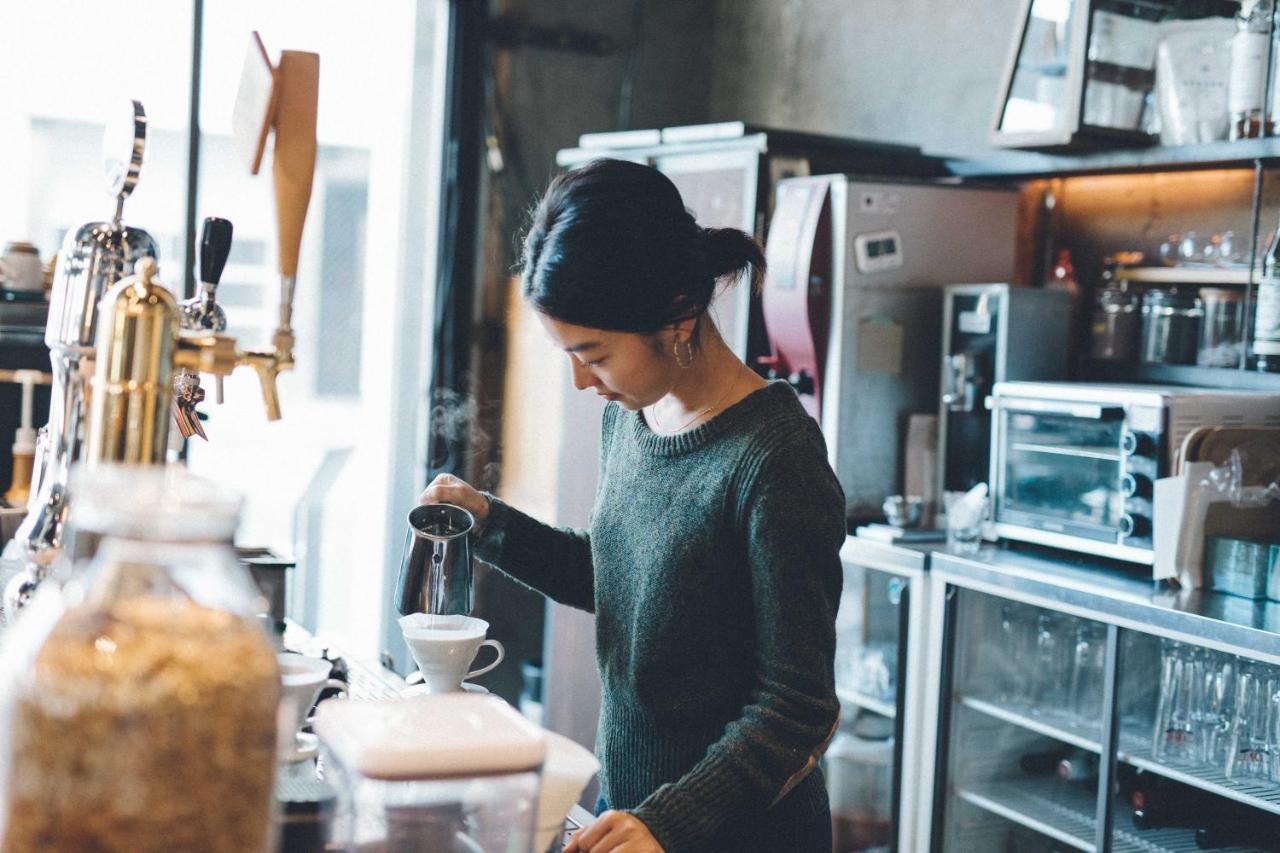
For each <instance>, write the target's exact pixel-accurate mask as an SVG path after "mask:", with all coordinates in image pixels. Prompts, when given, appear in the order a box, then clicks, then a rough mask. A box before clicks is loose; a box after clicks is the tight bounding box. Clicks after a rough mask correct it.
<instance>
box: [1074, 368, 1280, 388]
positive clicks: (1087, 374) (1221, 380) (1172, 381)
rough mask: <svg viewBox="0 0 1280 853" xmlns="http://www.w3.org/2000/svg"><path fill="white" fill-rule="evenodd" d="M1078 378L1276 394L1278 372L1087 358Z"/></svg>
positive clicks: (1278, 384) (1279, 375)
mask: <svg viewBox="0 0 1280 853" xmlns="http://www.w3.org/2000/svg"><path fill="white" fill-rule="evenodd" d="M1081 373H1082V376H1081V378H1082V379H1086V380H1094V381H1099V382H1137V383H1143V384H1145V383H1152V384H1156V385H1191V386H1195V387H1199V388H1214V389H1218V390H1232V391H1264V392H1269V393H1272V394H1280V374H1277V373H1259V372H1258V371H1256V370H1240V369H1239V368H1235V367H1199V366H1197V365H1194V364H1122V363H1120V362H1114V361H1097V360H1088V361H1085V362H1084V363H1083V366H1082V368H1081Z"/></svg>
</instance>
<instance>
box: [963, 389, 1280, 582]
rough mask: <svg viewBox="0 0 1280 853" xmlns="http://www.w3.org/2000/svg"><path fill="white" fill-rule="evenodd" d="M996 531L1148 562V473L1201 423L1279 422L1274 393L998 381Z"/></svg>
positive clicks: (1170, 460) (1168, 467) (1153, 474)
mask: <svg viewBox="0 0 1280 853" xmlns="http://www.w3.org/2000/svg"><path fill="white" fill-rule="evenodd" d="M990 405H991V407H992V410H993V411H992V415H993V417H992V430H991V494H992V523H991V525H990V529H989V532H990V533H991V534H992V535H994V536H995V537H997V538H1001V539H1012V540H1018V541H1022V542H1034V543H1038V544H1041V545H1049V546H1052V547H1057V548H1063V549H1067V550H1071V551H1076V552H1079V553H1084V554H1094V555H1097V556H1101V557H1109V558H1113V559H1118V560H1125V561H1128V562H1133V563H1143V564H1147V565H1150V564H1151V563H1152V562H1153V560H1154V555H1153V543H1152V538H1151V537H1152V528H1153V514H1152V495H1153V491H1154V486H1155V481H1156V480H1157V479H1158V478H1160V477H1167V476H1170V475H1171V474H1172V473H1173V466H1174V459H1175V455H1176V453H1177V451H1178V448H1179V447H1180V446H1181V444H1182V440H1183V439H1184V438H1185V437H1186V436H1187V434H1188V433H1190V432H1191V431H1192V430H1194V429H1196V428H1198V427H1202V426H1269V427H1280V396H1276V395H1267V394H1259V393H1248V392H1225V391H1217V390H1210V389H1197V388H1176V387H1162V386H1150V385H1091V384H1081V383H1071V382H1002V383H997V384H996V385H995V388H994V393H993V395H992V397H991V403H990Z"/></svg>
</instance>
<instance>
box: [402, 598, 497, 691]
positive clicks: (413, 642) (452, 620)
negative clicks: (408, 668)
mask: <svg viewBox="0 0 1280 853" xmlns="http://www.w3.org/2000/svg"><path fill="white" fill-rule="evenodd" d="M400 629H401V630H402V631H403V632H404V641H405V644H406V645H407V646H408V647H409V654H411V655H413V660H414V663H416V664H417V665H418V672H420V673H422V683H423V684H424V685H425V687H424V691H425V692H427V693H454V692H457V691H459V690H462V682H464V681H466V680H467V679H468V678H474V677H476V676H478V675H484V674H485V673H486V672H489V671H491V670H492V669H493V668H494V667H496V666H497V665H498V664H500V663H502V659H503V657H504V656H505V655H506V652H505V650H504V649H503V648H502V643H500V642H498V641H497V640H486V639H485V635H486V634H487V633H488V632H489V623H488V622H486V621H484V620H483V619H476V618H475V617H473V616H437V615H431V614H427V613H411V614H409V615H408V616H402V617H401V618H400ZM481 646H490V647H492V648H493V650H494V651H495V652H497V657H495V658H494V659H493V662H492V663H490V664H488V665H487V666H482V667H480V668H479V669H475V670H471V671H470V672H468V669H469V668H470V666H471V663H472V661H474V660H475V657H476V654H477V653H478V652H479V651H480V647H481Z"/></svg>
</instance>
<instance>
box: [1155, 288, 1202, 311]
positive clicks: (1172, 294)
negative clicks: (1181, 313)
mask: <svg viewBox="0 0 1280 853" xmlns="http://www.w3.org/2000/svg"><path fill="white" fill-rule="evenodd" d="M1196 301H1197V299H1196V294H1195V292H1194V291H1186V292H1184V291H1181V290H1178V289H1177V288H1171V289H1169V290H1148V291H1147V295H1146V304H1147V305H1149V306H1165V305H1167V306H1174V307H1183V306H1185V307H1193V306H1194V305H1195V304H1196Z"/></svg>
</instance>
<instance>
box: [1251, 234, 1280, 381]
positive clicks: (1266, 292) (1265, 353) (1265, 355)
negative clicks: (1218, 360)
mask: <svg viewBox="0 0 1280 853" xmlns="http://www.w3.org/2000/svg"><path fill="white" fill-rule="evenodd" d="M1253 355H1254V359H1255V361H1254V366H1255V367H1256V368H1257V369H1258V370H1260V371H1263V372H1265V373H1276V372H1280V229H1277V231H1276V235H1275V236H1274V237H1272V238H1271V244H1270V245H1269V246H1268V247H1267V254H1266V257H1265V258H1263V261H1262V278H1261V279H1259V280H1258V299H1257V304H1256V305H1255V306H1254V311H1253Z"/></svg>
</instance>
